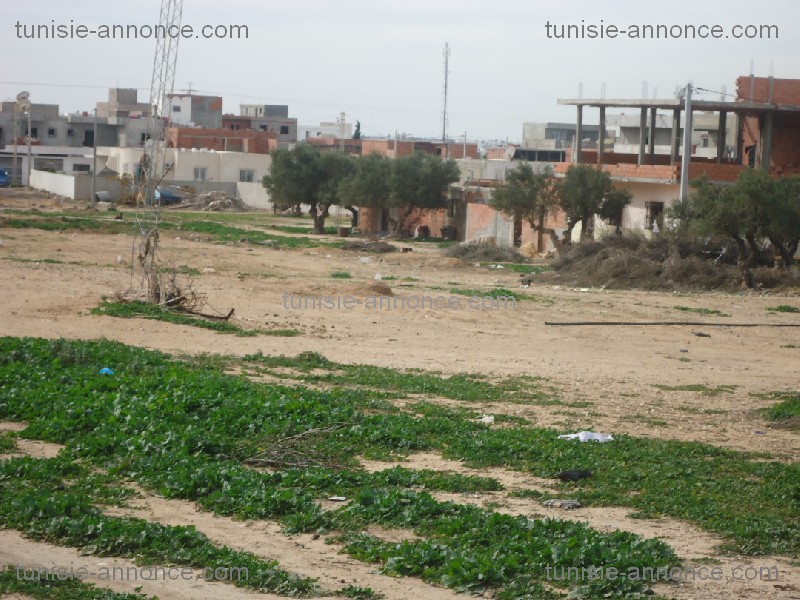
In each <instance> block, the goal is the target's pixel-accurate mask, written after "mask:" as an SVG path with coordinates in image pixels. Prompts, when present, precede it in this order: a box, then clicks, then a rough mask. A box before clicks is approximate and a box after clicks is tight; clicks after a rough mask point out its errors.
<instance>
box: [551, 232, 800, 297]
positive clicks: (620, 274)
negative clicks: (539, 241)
mask: <svg viewBox="0 0 800 600" xmlns="http://www.w3.org/2000/svg"><path fill="white" fill-rule="evenodd" d="M553 268H554V269H555V271H556V272H557V273H558V275H559V277H560V278H561V279H562V280H565V281H566V282H568V283H570V284H573V285H580V286H589V287H601V286H605V287H607V288H616V289H626V288H638V289H645V290H678V289H687V290H711V289H720V290H728V291H736V290H739V289H741V287H742V272H741V270H740V269H739V267H738V266H736V253H735V251H731V249H727V250H726V243H724V242H723V243H720V242H714V241H713V240H686V239H678V238H673V237H671V236H669V235H662V236H659V237H656V238H653V239H650V240H648V239H645V238H644V237H643V236H638V235H625V236H613V237H608V238H605V239H603V240H599V241H587V242H581V243H580V244H573V245H571V246H567V247H565V248H562V249H561V250H560V251H559V257H558V259H557V260H556V261H555V262H554V264H553ZM753 276H754V284H755V287H756V288H785V287H795V286H798V285H800V272H798V269H797V268H792V269H773V268H758V269H754V270H753Z"/></svg>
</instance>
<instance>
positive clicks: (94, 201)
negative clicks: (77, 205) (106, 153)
mask: <svg viewBox="0 0 800 600" xmlns="http://www.w3.org/2000/svg"><path fill="white" fill-rule="evenodd" d="M92 141H93V143H92V197H91V198H90V199H89V206H91V207H92V208H97V196H96V195H95V194H96V192H95V190H96V187H97V107H95V109H94V133H92Z"/></svg>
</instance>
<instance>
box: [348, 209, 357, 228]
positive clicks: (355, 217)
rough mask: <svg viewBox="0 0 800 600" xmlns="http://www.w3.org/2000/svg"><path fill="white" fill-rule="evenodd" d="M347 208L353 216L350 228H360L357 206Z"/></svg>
mask: <svg viewBox="0 0 800 600" xmlns="http://www.w3.org/2000/svg"><path fill="white" fill-rule="evenodd" d="M345 208H346V209H347V210H349V211H350V214H351V215H352V216H351V217H350V226H351V227H358V209H357V208H356V207H355V206H345Z"/></svg>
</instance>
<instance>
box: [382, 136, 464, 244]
mask: <svg viewBox="0 0 800 600" xmlns="http://www.w3.org/2000/svg"><path fill="white" fill-rule="evenodd" d="M459 176H460V171H459V169H458V165H457V164H456V162H455V161H454V160H442V159H441V157H438V156H432V155H430V154H425V153H423V152H414V153H413V154H411V155H409V156H403V157H400V158H397V159H395V160H394V161H393V162H392V174H391V176H390V178H389V188H390V190H391V195H390V197H389V207H394V208H398V209H400V211H401V212H400V215H399V217H398V218H397V219H394V220H392V221H391V222H392V231H391V234H392V235H398V234H400V233H401V232H402V231H403V230H404V229H405V228H406V226H407V225H408V223H407V221H408V219H409V217H410V216H411V215H412V214H413V213H414V211H416V210H423V211H424V210H430V209H435V208H445V207H447V188H448V186H449V185H450V184H451V183H455V182H456V181H458V180H459Z"/></svg>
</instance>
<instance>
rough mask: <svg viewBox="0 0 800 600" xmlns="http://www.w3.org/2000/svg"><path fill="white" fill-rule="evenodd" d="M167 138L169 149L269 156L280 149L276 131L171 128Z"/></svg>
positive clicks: (168, 130)
mask: <svg viewBox="0 0 800 600" xmlns="http://www.w3.org/2000/svg"><path fill="white" fill-rule="evenodd" d="M166 138H167V147H168V148H186V149H190V148H195V149H198V150H200V149H206V150H216V151H219V152H222V151H228V152H248V153H255V154H269V153H270V152H271V151H272V150H274V149H275V148H277V147H278V136H277V134H276V133H275V132H274V131H253V130H250V129H247V130H238V131H234V130H232V129H225V128H221V129H201V128H194V127H170V128H168V129H167V132H166Z"/></svg>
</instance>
